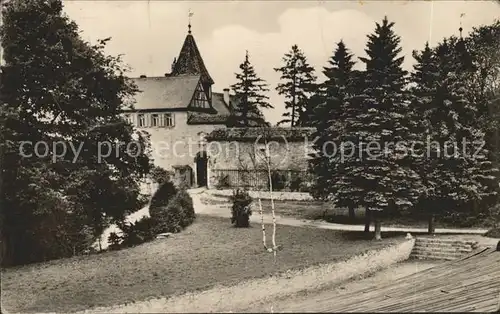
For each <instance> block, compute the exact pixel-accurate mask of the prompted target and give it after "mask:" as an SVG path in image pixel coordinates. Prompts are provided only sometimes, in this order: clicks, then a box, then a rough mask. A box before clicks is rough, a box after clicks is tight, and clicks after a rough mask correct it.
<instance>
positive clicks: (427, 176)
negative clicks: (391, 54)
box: [411, 43, 440, 233]
mask: <svg viewBox="0 0 500 314" xmlns="http://www.w3.org/2000/svg"><path fill="white" fill-rule="evenodd" d="M413 58H414V59H415V60H416V61H417V63H416V64H415V65H414V66H413V72H412V73H411V81H412V83H413V84H414V86H413V87H412V88H411V95H412V99H411V106H412V109H413V114H414V122H415V124H414V130H415V132H417V133H418V134H420V135H421V138H420V141H421V143H422V146H421V147H416V151H414V153H415V154H414V156H417V158H414V160H413V166H412V167H413V169H414V170H415V171H416V172H417V173H418V174H419V176H420V178H421V180H422V185H423V188H424V189H423V190H422V194H421V195H420V196H419V202H418V203H417V205H418V206H415V207H413V210H414V212H413V214H414V215H415V216H417V217H419V216H422V215H424V216H427V217H428V218H429V226H428V227H429V228H428V229H429V233H434V216H435V215H436V214H438V213H437V212H435V211H434V210H433V209H432V207H431V206H429V202H430V201H431V199H433V197H434V196H433V194H434V192H435V190H434V187H435V180H436V179H437V180H439V178H433V176H432V173H433V168H434V166H435V162H436V160H435V158H434V157H431V151H430V150H431V149H437V148H436V147H435V146H432V145H430V144H428V143H432V138H433V137H432V133H431V131H432V125H431V123H432V120H433V119H435V117H432V115H431V113H432V112H433V110H434V109H435V108H433V106H434V102H435V101H434V100H435V98H436V91H437V90H436V87H437V84H438V82H439V79H440V76H439V64H438V60H437V58H436V56H435V54H434V51H433V50H432V49H431V48H430V47H429V43H426V45H425V48H424V50H422V51H413Z"/></svg>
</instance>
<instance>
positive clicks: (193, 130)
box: [124, 26, 234, 186]
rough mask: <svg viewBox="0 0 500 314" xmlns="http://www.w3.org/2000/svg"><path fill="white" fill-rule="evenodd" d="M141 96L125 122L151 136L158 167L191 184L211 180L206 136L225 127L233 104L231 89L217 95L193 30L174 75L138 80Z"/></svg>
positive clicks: (137, 97)
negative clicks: (208, 170)
mask: <svg viewBox="0 0 500 314" xmlns="http://www.w3.org/2000/svg"><path fill="white" fill-rule="evenodd" d="M133 80H134V82H135V84H136V85H137V86H138V88H139V90H140V92H139V93H138V94H137V95H136V97H135V99H136V103H135V105H134V107H135V108H134V110H127V111H124V116H125V118H126V119H127V120H128V121H130V122H131V123H132V124H134V125H135V126H136V127H137V128H138V129H141V130H144V131H147V132H148V133H149V134H150V136H151V137H150V140H151V146H152V150H153V152H152V155H153V156H152V157H153V158H154V163H155V165H157V166H160V167H162V168H164V169H166V170H170V171H174V173H175V175H176V177H177V180H181V181H186V182H187V183H188V184H189V185H191V186H204V185H206V182H207V158H206V153H205V152H204V148H203V143H204V137H205V135H206V134H208V133H210V132H211V131H213V130H215V129H220V128H225V127H226V123H227V119H228V117H229V114H230V112H231V107H232V106H233V105H234V104H233V102H234V99H233V98H234V96H231V95H230V94H229V88H227V89H224V91H223V93H216V92H213V91H212V85H213V84H214V81H213V79H212V77H211V76H210V74H209V73H208V70H207V68H206V67H205V64H204V62H203V58H202V57H201V54H200V51H199V50H198V47H197V45H196V41H195V39H194V37H193V35H192V33H191V26H189V31H188V34H187V36H186V39H185V40H184V44H183V45H182V48H181V51H180V53H179V56H178V58H176V59H174V62H173V64H172V69H171V73H166V74H165V75H164V76H160V77H146V76H144V75H143V76H140V77H139V78H134V79H133Z"/></svg>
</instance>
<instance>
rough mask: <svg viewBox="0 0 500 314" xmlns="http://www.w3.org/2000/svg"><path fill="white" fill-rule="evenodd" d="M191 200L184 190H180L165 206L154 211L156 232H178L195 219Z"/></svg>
mask: <svg viewBox="0 0 500 314" xmlns="http://www.w3.org/2000/svg"><path fill="white" fill-rule="evenodd" d="M195 217H196V215H195V212H194V206H193V200H192V198H191V196H190V195H189V193H188V192H187V191H186V190H180V191H179V192H177V194H176V195H175V196H174V197H173V198H172V199H171V200H170V202H169V203H168V205H167V206H161V207H159V208H157V211H156V216H155V220H156V223H157V225H156V232H157V233H163V232H172V233H176V232H180V231H181V230H182V229H184V228H186V227H187V226H189V225H190V224H192V223H193V221H194V220H195Z"/></svg>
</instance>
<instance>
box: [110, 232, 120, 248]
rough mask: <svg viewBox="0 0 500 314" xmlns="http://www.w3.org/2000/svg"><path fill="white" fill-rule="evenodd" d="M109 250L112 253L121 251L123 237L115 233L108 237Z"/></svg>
mask: <svg viewBox="0 0 500 314" xmlns="http://www.w3.org/2000/svg"><path fill="white" fill-rule="evenodd" d="M108 242H109V249H110V250H111V251H115V250H119V249H120V248H121V243H122V237H120V236H119V235H118V234H116V233H115V232H111V233H110V234H109V237H108Z"/></svg>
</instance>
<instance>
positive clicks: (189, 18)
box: [188, 9, 194, 34]
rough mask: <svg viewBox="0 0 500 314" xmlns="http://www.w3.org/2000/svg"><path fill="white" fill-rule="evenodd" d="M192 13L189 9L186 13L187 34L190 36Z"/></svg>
mask: <svg viewBox="0 0 500 314" xmlns="http://www.w3.org/2000/svg"><path fill="white" fill-rule="evenodd" d="M193 15H194V13H193V12H192V11H191V9H189V12H188V20H189V24H188V28H189V29H188V33H189V34H191V17H193Z"/></svg>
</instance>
